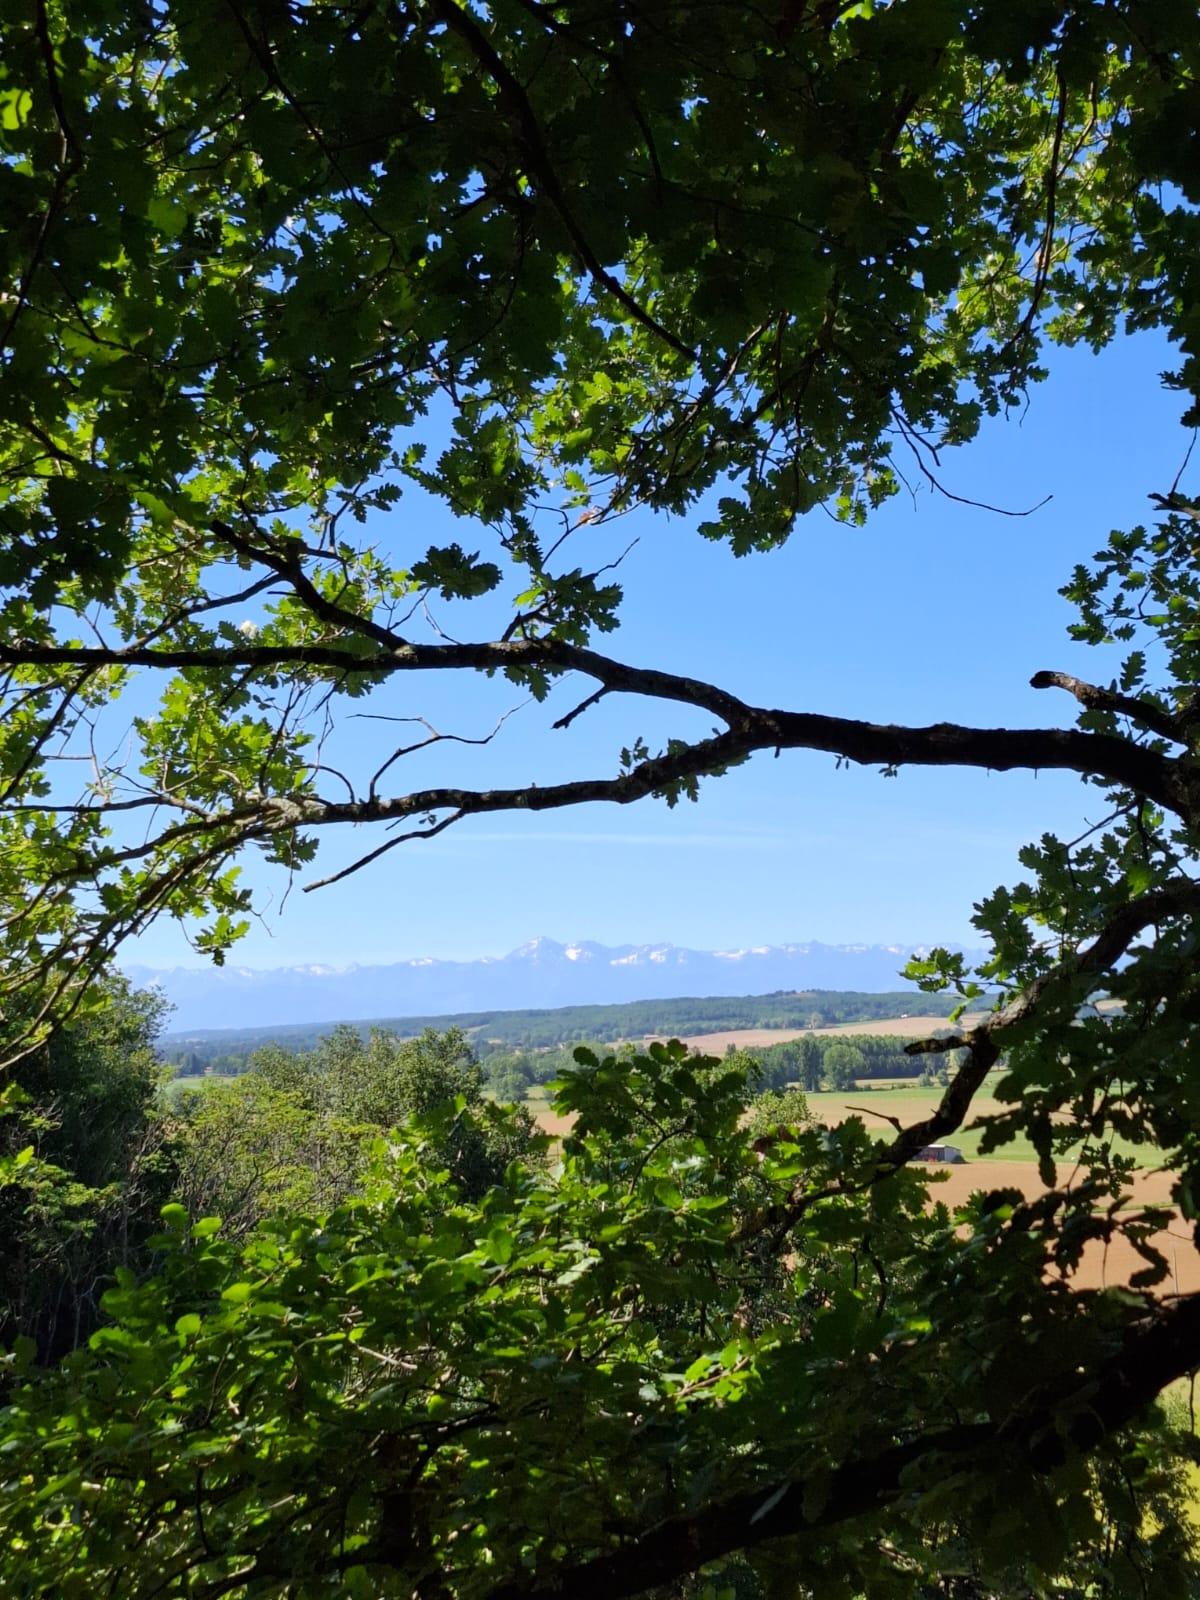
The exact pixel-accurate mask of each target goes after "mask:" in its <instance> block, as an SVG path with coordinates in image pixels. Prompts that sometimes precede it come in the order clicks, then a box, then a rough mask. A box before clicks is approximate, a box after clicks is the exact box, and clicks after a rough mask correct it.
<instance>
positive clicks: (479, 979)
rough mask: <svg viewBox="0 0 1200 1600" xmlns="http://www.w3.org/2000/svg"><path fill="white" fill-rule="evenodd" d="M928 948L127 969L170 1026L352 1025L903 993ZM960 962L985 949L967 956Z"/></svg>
mask: <svg viewBox="0 0 1200 1600" xmlns="http://www.w3.org/2000/svg"><path fill="white" fill-rule="evenodd" d="M928 948H929V946H928V945H921V944H910V945H882V944H836V945H831V944H820V943H817V942H815V941H814V942H810V943H807V944H784V945H754V946H751V947H749V948H745V949H740V950H686V949H682V948H681V947H680V946H678V945H673V944H639V945H633V944H628V945H615V946H613V945H602V944H594V943H592V942H590V941H581V942H580V943H577V944H560V943H558V942H557V941H556V940H554V939H544V938H543V939H533V940H531V941H530V942H529V943H528V944H523V945H521V946H519V947H518V948H517V949H516V950H512V951H510V952H509V954H508V955H506V956H483V957H481V958H480V959H479V960H475V961H440V960H437V959H435V958H434V957H432V956H424V957H419V958H417V959H415V960H410V961H397V962H392V963H390V964H389V965H386V966H347V967H333V966H325V965H320V964H313V965H307V966H296V967H273V968H267V969H261V968H253V967H234V966H225V967H174V968H171V969H168V970H163V969H158V968H153V967H143V966H130V967H127V968H126V971H127V973H128V976H129V977H130V978H131V979H132V981H133V982H134V983H135V984H137V985H138V986H139V987H145V986H148V985H151V984H153V985H154V986H156V987H157V988H159V989H161V990H162V992H163V993H164V994H165V995H166V997H167V999H168V1000H170V1001H171V1003H172V1004H173V1005H174V1007H175V1011H174V1014H173V1016H172V1017H171V1018H170V1020H169V1022H168V1026H169V1028H170V1030H171V1032H172V1033H175V1034H178V1033H181V1032H187V1031H188V1030H189V1029H201V1028H203V1029H210V1028H254V1027H266V1026H271V1025H274V1024H278V1023H285V1022H295V1023H301V1022H342V1021H344V1022H355V1021H363V1020H366V1019H368V1018H374V1017H405V1016H422V1015H436V1014H440V1013H446V1012H457V1011H485V1010H501V1009H505V1010H512V1009H521V1008H525V1007H531V1006H537V1007H553V1006H566V1005H604V1004H610V1003H613V1002H619V1001H624V1000H665V999H671V998H674V997H676V996H678V995H698V996H704V995H745V994H768V993H770V992H772V991H773V990H778V989H782V990H787V991H791V990H797V989H857V990H860V991H867V992H871V991H874V992H879V991H883V990H895V989H902V988H903V987H904V986H905V985H904V983H903V981H902V980H901V979H900V978H899V976H898V973H899V972H900V969H901V968H902V967H903V966H904V963H905V962H906V961H907V960H908V959H909V957H910V956H912V955H913V954H919V953H922V952H924V951H926V950H928ZM966 953H967V956H968V959H971V958H972V957H973V956H977V955H981V954H982V952H971V951H968V952H966Z"/></svg>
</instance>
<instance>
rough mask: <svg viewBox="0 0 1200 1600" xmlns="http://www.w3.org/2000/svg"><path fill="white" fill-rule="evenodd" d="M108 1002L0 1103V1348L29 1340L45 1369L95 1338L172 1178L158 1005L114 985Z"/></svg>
mask: <svg viewBox="0 0 1200 1600" xmlns="http://www.w3.org/2000/svg"><path fill="white" fill-rule="evenodd" d="M104 996H105V1008H104V1010H102V1011H96V1012H95V1013H94V1014H93V1015H92V1016H91V1017H89V1018H88V1019H87V1020H86V1021H85V1022H82V1023H78V1024H75V1025H73V1026H71V1027H68V1028H66V1029H64V1030H63V1031H62V1032H61V1033H59V1034H58V1035H57V1036H56V1037H55V1038H54V1040H53V1041H52V1042H51V1043H50V1044H49V1045H46V1046H44V1047H43V1048H42V1049H40V1050H39V1051H37V1052H36V1053H35V1054H33V1055H31V1056H29V1057H27V1058H26V1060H25V1061H24V1062H22V1063H21V1066H20V1068H19V1069H18V1071H17V1072H16V1073H15V1074H14V1075H12V1076H11V1077H10V1078H9V1080H8V1081H7V1083H6V1084H5V1085H4V1087H3V1090H2V1091H0V1340H4V1341H6V1342H9V1343H11V1341H12V1340H13V1339H15V1338H22V1339H28V1340H31V1341H32V1343H33V1345H34V1346H35V1347H36V1349H37V1351H38V1352H39V1354H40V1356H41V1357H42V1358H43V1359H47V1358H50V1357H52V1356H57V1355H62V1354H64V1353H65V1352H66V1351H68V1350H70V1349H71V1348H73V1346H74V1345H76V1344H78V1343H79V1342H80V1340H81V1339H83V1338H85V1337H86V1336H87V1334H88V1333H89V1332H90V1331H91V1329H92V1328H93V1327H94V1326H95V1324H96V1321H97V1319H98V1316H99V1299H100V1295H101V1294H102V1292H103V1290H104V1288H105V1287H106V1286H107V1285H108V1284H109V1283H111V1281H112V1275H113V1273H114V1271H115V1270H116V1269H117V1268H118V1267H120V1266H126V1267H127V1266H128V1265H129V1264H130V1263H131V1262H133V1261H136V1260H139V1259H140V1254H139V1252H140V1248H141V1246H142V1244H143V1242H144V1240H145V1239H146V1238H147V1236H148V1235H149V1234H150V1233H151V1232H153V1231H154V1230H155V1227H156V1225H157V1215H158V1207H159V1206H160V1205H161V1204H162V1201H163V1200H164V1198H165V1197H166V1195H167V1194H168V1193H169V1192H170V1185H171V1183H172V1180H173V1176H174V1159H173V1152H172V1149H171V1145H170V1140H169V1138H168V1137H167V1134H166V1129H165V1128H164V1125H163V1123H162V1120H161V1118H160V1117H159V1115H158V1111H157V1105H156V1097H157V1090H158V1085H159V1082H160V1080H161V1077H162V1069H161V1068H160V1066H159V1064H158V1062H157V1060H156V1057H155V1053H154V1043H155V1039H156V1037H157V1034H158V1030H159V1028H160V1026H161V1023H162V1016H163V1011H164V1007H163V1004H162V1002H161V1000H160V999H159V998H158V997H157V996H155V995H153V994H149V993H135V992H131V991H130V990H129V988H128V985H126V984H125V983H124V982H122V981H121V980H120V979H118V978H110V979H109V981H108V983H107V984H106V987H105V991H104Z"/></svg>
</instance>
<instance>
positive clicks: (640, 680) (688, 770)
mask: <svg viewBox="0 0 1200 1600" xmlns="http://www.w3.org/2000/svg"><path fill="white" fill-rule="evenodd" d="M31 665H37V666H70V667H76V668H83V667H88V668H104V667H135V666H145V667H154V668H158V669H180V668H212V669H215V670H229V669H230V668H233V667H248V668H252V669H253V668H259V669H262V670H266V671H270V670H273V669H278V668H287V667H305V668H308V669H312V668H314V667H326V668H329V669H330V670H332V671H336V672H339V673H363V674H378V675H388V674H391V673H397V672H412V671H437V670H443V671H445V670H463V669H467V668H470V669H474V670H476V671H481V670H482V671H489V670H497V669H499V670H506V669H514V668H515V669H521V668H534V667H542V668H549V669H551V670H553V671H559V672H567V671H577V672H582V673H584V674H586V675H587V676H588V677H591V678H594V679H596V680H597V681H598V682H599V683H601V684H603V685H604V686H605V687H606V688H607V689H609V690H611V691H614V692H619V693H624V694H638V695H645V696H648V697H650V698H652V699H659V700H672V701H676V702H678V703H680V704H683V705H692V706H696V707H698V708H700V709H702V710H706V711H711V712H712V713H713V714H714V715H716V716H718V717H720V718H721V719H722V720H723V721H725V722H726V723H728V724H729V732H728V733H727V734H725V735H723V736H721V738H720V739H719V740H717V741H714V740H704V741H701V742H699V743H696V744H693V745H690V746H687V747H685V748H684V749H683V750H682V751H680V752H678V753H677V755H676V756H675V757H674V758H673V759H672V761H671V762H669V763H665V764H664V765H663V768H662V770H663V772H664V774H666V775H667V778H668V781H675V780H678V779H681V778H687V777H692V776H700V775H703V774H704V773H705V772H707V771H711V770H712V767H713V765H714V764H715V765H722V764H728V763H730V762H733V761H741V760H744V759H745V757H746V756H748V755H750V754H752V753H753V752H754V751H756V750H767V749H774V750H824V751H828V752H829V753H830V754H833V755H837V756H842V757H844V758H845V759H846V760H848V761H856V762H861V763H865V764H878V765H880V766H882V767H885V768H888V769H891V768H895V767H900V766H937V767H951V766H964V767H981V768H984V769H987V770H989V771H998V772H1006V771H1012V770H1013V769H1016V768H1023V769H1026V770H1028V769H1033V770H1041V769H1043V768H1045V769H1057V770H1060V771H1069V772H1078V773H1080V774H1081V775H1083V776H1085V777H1098V778H1101V779H1104V780H1106V781H1108V782H1111V783H1117V784H1120V785H1122V786H1124V787H1126V788H1129V789H1132V790H1134V791H1135V792H1136V793H1138V794H1142V795H1145V796H1146V798H1147V799H1150V800H1153V801H1155V802H1156V803H1157V804H1159V805H1161V806H1164V807H1166V808H1167V809H1168V810H1171V811H1174V812H1176V813H1178V814H1180V815H1182V816H1185V817H1190V816H1191V815H1192V814H1193V813H1194V812H1195V810H1196V808H1197V806H1200V774H1197V773H1196V771H1195V769H1194V767H1193V766H1192V764H1191V763H1190V762H1189V761H1188V760H1187V758H1185V757H1169V756H1166V755H1163V754H1162V753H1161V752H1159V751H1156V750H1148V749H1146V748H1144V747H1143V746H1141V745H1137V744H1135V743H1133V742H1132V741H1131V740H1129V739H1125V738H1121V737H1119V736H1118V735H1115V734H1101V733H1083V732H1080V731H1079V730H1076V729H1067V730H1064V729H1058V728H971V727H963V726H961V725H960V724H957V723H949V722H943V723H934V724H932V725H930V726H928V727H922V728H911V727H902V726H897V725H895V724H888V723H874V722H861V721H857V720H855V719H852V718H848V717H830V716H823V715H821V714H820V713H817V712H801V711H777V710H770V709H767V708H765V707H758V706H750V705H747V704H746V703H745V702H744V701H742V700H739V699H738V698H737V696H736V695H731V694H729V693H727V692H726V691H725V690H723V689H719V688H717V687H716V686H715V685H714V684H709V683H705V682H703V681H702V680H700V679H697V678H689V677H685V676H682V675H679V674H676V673H670V672H659V671H656V670H654V669H653V668H648V667H632V666H627V665H625V664H624V663H622V662H619V661H615V660H613V659H612V658H611V657H608V656H603V655H600V654H598V653H597V652H596V651H594V650H588V649H584V648H582V647H580V646H576V645H570V644H566V643H564V642H563V641H562V640H558V639H512V640H501V641H493V642H488V643H483V644H416V645H414V644H405V645H401V646H399V647H397V648H395V649H388V650H382V651H381V652H380V653H379V654H378V655H374V656H362V655H359V654H356V653H354V652H353V651H351V650H349V649H347V648H345V647H344V646H339V645H245V646H229V647H218V646H211V647H196V648H186V649H169V648H168V649H157V648H154V649H151V648H145V647H137V646H132V647H127V648H125V649H105V648H101V647H95V646H83V645H38V644H24V643H17V644H9V643H0V666H31ZM664 761H665V758H664ZM661 786H662V781H661V780H660V781H654V782H651V783H650V784H649V785H648V786H643V787H640V788H639V787H638V786H637V785H636V784H632V783H631V782H630V779H629V777H628V775H627V776H626V777H623V778H616V779H603V780H601V779H598V780H593V781H584V782H580V783H575V784H558V785H553V786H551V787H549V788H546V789H538V788H536V787H532V786H531V787H529V788H527V789H510V790H489V791H482V792H479V793H474V792H472V791H470V790H461V789H446V790H436V789H435V790H427V791H423V792H422V793H420V794H417V795H413V796H406V797H401V798H399V799H396V800H390V801H381V802H378V806H377V808H376V809H374V810H372V809H370V808H369V807H366V806H365V803H360V807H359V809H357V810H356V812H355V814H354V815H353V817H349V816H347V817H341V816H339V815H337V814H336V813H335V811H334V810H333V808H328V816H327V818H319V817H316V816H314V818H313V819H312V820H314V821H316V820H329V821H340V820H353V821H357V822H367V821H372V820H376V819H378V818H382V817H387V818H392V817H395V816H399V815H406V814H408V812H411V811H413V810H429V809H441V808H443V807H447V806H449V807H452V808H454V809H456V810H457V809H460V808H461V809H462V810H463V811H464V814H469V813H471V812H473V811H501V810H518V809H530V810H538V811H543V810H547V809H549V808H552V807H554V806H564V805H574V804H577V803H579V802H580V801H583V800H612V801H616V802H618V803H620V804H627V803H628V802H629V801H631V800H636V799H640V798H641V797H642V795H644V794H650V793H653V792H654V790H656V789H658V788H660V787H661ZM379 807H382V809H379Z"/></svg>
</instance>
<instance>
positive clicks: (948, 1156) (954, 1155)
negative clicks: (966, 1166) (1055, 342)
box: [917, 1144, 963, 1162]
mask: <svg viewBox="0 0 1200 1600" xmlns="http://www.w3.org/2000/svg"><path fill="white" fill-rule="evenodd" d="M962 1158H963V1153H962V1151H961V1150H960V1149H959V1148H958V1146H957V1145H956V1144H927V1145H926V1146H925V1148H924V1149H923V1150H920V1151H918V1152H917V1160H918V1161H950V1162H954V1161H961V1160H962Z"/></svg>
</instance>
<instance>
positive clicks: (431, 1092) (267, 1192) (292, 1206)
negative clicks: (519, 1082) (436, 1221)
mask: <svg viewBox="0 0 1200 1600" xmlns="http://www.w3.org/2000/svg"><path fill="white" fill-rule="evenodd" d="M176 1114H177V1117H178V1119H179V1120H178V1123H177V1125H176V1127H175V1130H174V1135H175V1141H176V1145H177V1150H178V1154H177V1161H178V1178H177V1187H178V1195H179V1198H180V1200H181V1202H182V1203H183V1205H184V1206H185V1208H186V1211H187V1214H188V1215H189V1216H190V1217H192V1218H193V1219H196V1218H201V1217H205V1216H218V1217H220V1218H221V1219H222V1224H223V1226H224V1229H225V1233H226V1235H227V1236H230V1237H235V1238H240V1237H241V1236H242V1235H243V1234H244V1233H246V1231H247V1230H248V1229H250V1228H251V1227H253V1226H254V1225H255V1224H256V1223H257V1222H258V1221H260V1220H261V1219H262V1218H263V1217H264V1216H269V1215H272V1214H277V1213H291V1214H297V1213H298V1214H301V1215H304V1216H316V1215H319V1214H322V1213H324V1212H326V1211H329V1210H331V1209H332V1208H333V1207H334V1206H336V1205H338V1204H340V1203H341V1202H342V1201H344V1200H345V1199H347V1198H348V1196H350V1195H352V1194H354V1193H356V1192H357V1191H358V1189H359V1188H360V1186H361V1183H362V1178H363V1173H364V1171H365V1170H366V1168H367V1166H368V1164H369V1163H370V1161H371V1159H372V1158H373V1154H374V1153H375V1151H376V1150H377V1148H378V1147H379V1145H380V1143H381V1141H383V1140H384V1139H385V1137H386V1136H387V1135H389V1134H390V1133H391V1131H392V1130H393V1129H395V1128H397V1127H398V1126H400V1125H401V1124H403V1123H404V1122H406V1121H408V1120H409V1119H410V1118H412V1117H424V1118H429V1119H435V1120H436V1119H438V1118H440V1119H441V1120H440V1122H439V1123H438V1125H439V1126H440V1127H441V1129H442V1134H441V1137H440V1139H439V1140H436V1141H435V1142H434V1148H435V1150H436V1159H437V1160H438V1161H440V1162H443V1163H444V1164H445V1166H446V1168H447V1170H448V1172H449V1173H450V1175H451V1176H452V1177H453V1179H454V1181H455V1182H456V1183H457V1184H458V1185H459V1186H460V1187H461V1188H462V1189H463V1191H464V1193H466V1194H468V1195H469V1196H471V1197H472V1198H474V1197H477V1196H478V1195H480V1194H482V1193H484V1192H485V1191H486V1190H487V1189H488V1188H489V1187H490V1186H491V1185H492V1184H493V1183H497V1182H499V1181H500V1179H501V1178H502V1176H503V1174H504V1171H505V1168H506V1167H507V1166H508V1164H509V1162H510V1161H512V1160H514V1159H515V1158H516V1157H517V1156H518V1155H526V1156H528V1155H529V1154H530V1152H531V1150H532V1149H533V1148H534V1146H535V1144H536V1140H535V1139H534V1135H533V1128H532V1122H531V1119H530V1118H529V1116H528V1114H527V1113H525V1112H524V1111H516V1110H514V1111H512V1112H509V1113H507V1114H506V1113H500V1112H497V1111H496V1110H494V1108H492V1107H490V1106H486V1105H485V1104H484V1102H483V1090H482V1073H481V1071H480V1068H479V1065H478V1063H477V1062H476V1060H475V1058H474V1055H473V1054H472V1052H471V1051H470V1049H469V1047H468V1046H467V1044H466V1041H465V1039H464V1038H463V1035H462V1034H461V1033H460V1032H459V1031H458V1030H457V1029H450V1030H448V1031H447V1032H446V1033H443V1034H437V1033H434V1032H433V1030H432V1029H426V1031H425V1032H424V1033H422V1034H421V1035H420V1037H419V1038H416V1039H401V1038H398V1037H397V1036H396V1035H395V1034H391V1033H388V1032H386V1031H384V1030H383V1029H378V1028H376V1029H372V1031H371V1033H370V1036H369V1038H368V1039H367V1040H366V1041H365V1042H364V1041H363V1039H362V1037H361V1035H360V1034H359V1032H358V1030H357V1029H355V1028H352V1027H349V1026H343V1027H339V1028H336V1029H335V1030H334V1031H333V1033H332V1034H330V1035H329V1036H328V1037H327V1038H326V1039H323V1040H322V1041H321V1043H320V1045H319V1046H318V1048H317V1049H316V1050H314V1051H312V1052H310V1053H308V1054H307V1055H303V1056H296V1055H291V1054H290V1053H289V1052H287V1051H285V1050H280V1049H277V1048H266V1049H263V1050H260V1051H258V1052H257V1053H256V1054H255V1055H254V1056H252V1057H251V1060H250V1070H249V1072H247V1073H246V1074H245V1076H244V1077H241V1078H239V1079H237V1080H236V1081H234V1082H230V1083H221V1084H216V1085H213V1086H211V1087H208V1086H206V1087H205V1088H203V1089H201V1090H192V1091H190V1092H186V1093H185V1095H184V1097H183V1098H182V1099H179V1100H177V1102H176ZM432 1125H433V1123H432V1122H431V1124H430V1126H431V1127H432ZM431 1137H432V1135H431Z"/></svg>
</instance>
